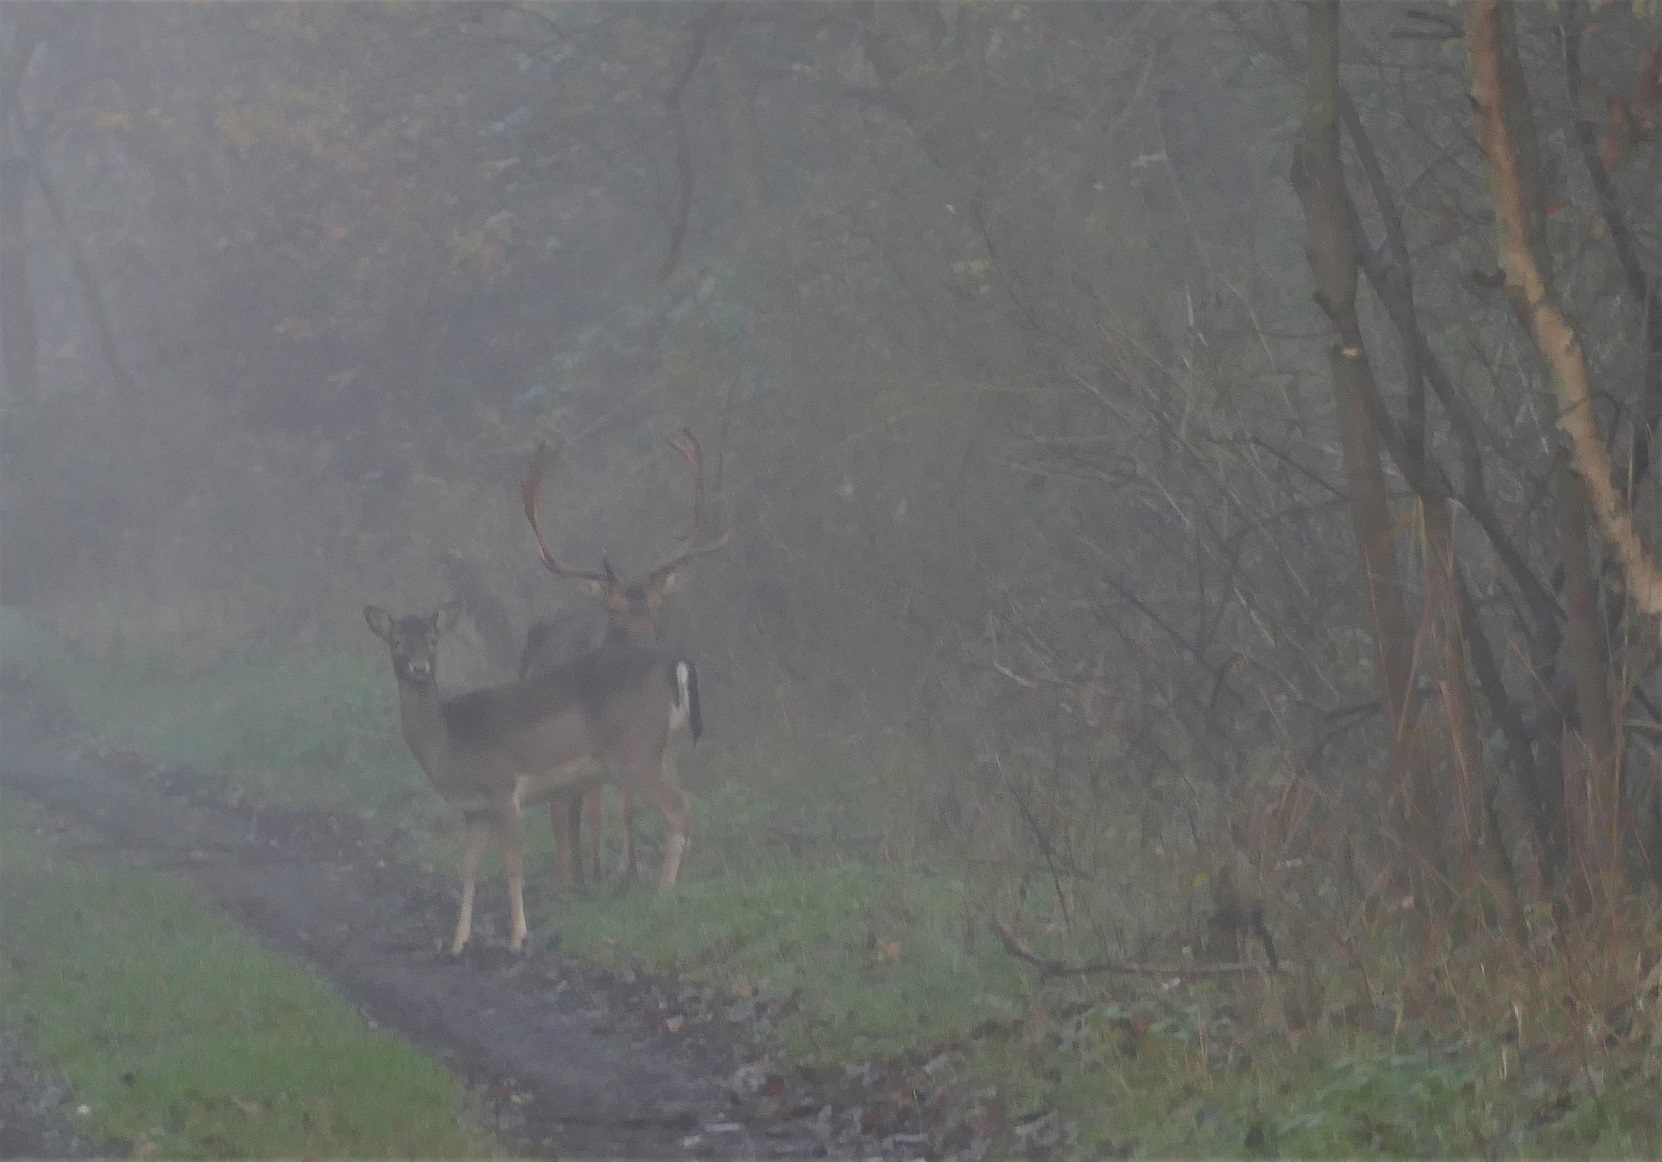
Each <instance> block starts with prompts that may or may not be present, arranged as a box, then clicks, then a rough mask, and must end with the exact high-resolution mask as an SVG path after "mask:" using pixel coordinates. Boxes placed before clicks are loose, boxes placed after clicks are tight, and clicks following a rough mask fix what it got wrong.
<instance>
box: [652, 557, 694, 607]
mask: <svg viewBox="0 0 1662 1162" xmlns="http://www.w3.org/2000/svg"><path fill="white" fill-rule="evenodd" d="M686 572H687V567H686V566H685V565H683V566H681V567H680V568H676V569H671V570H670V571H669V572H668V573H665V574H664V579H663V580H662V581H659V582H658V584H656V585H654V586H653V587H652V588H653V590H654V591H655V592H656V593H657V594H658V597H659V599H660V600H662V599H663V598H665V597H668V596H669V595H670V593H671V592H673V591H674V589H675V587H676V586H677V585H679V584H681V577H682V575H683V574H685V573H686Z"/></svg>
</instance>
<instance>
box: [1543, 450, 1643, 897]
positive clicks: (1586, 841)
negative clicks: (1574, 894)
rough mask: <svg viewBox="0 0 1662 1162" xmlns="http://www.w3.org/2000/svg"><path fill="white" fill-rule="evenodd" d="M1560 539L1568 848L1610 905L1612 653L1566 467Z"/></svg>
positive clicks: (1616, 862)
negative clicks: (1566, 667) (1570, 711)
mask: <svg viewBox="0 0 1662 1162" xmlns="http://www.w3.org/2000/svg"><path fill="white" fill-rule="evenodd" d="M1557 486H1558V488H1557V491H1558V539H1559V552H1560V553H1561V554H1562V555H1563V560H1564V590H1565V597H1566V602H1565V604H1566V607H1567V608H1566V613H1567V615H1568V617H1567V622H1568V625H1567V626H1566V629H1565V643H1566V644H1567V645H1568V647H1569V661H1570V673H1571V676H1572V677H1573V678H1574V680H1575V700H1576V707H1577V709H1578V710H1579V712H1580V713H1579V717H1578V726H1579V729H1576V730H1567V731H1566V732H1565V745H1566V746H1578V747H1579V748H1580V750H1579V752H1578V753H1576V754H1575V755H1574V758H1575V760H1576V761H1575V762H1574V763H1572V764H1567V766H1568V767H1569V769H1570V770H1573V771H1575V772H1576V773H1577V774H1578V775H1579V776H1580V777H1579V778H1577V779H1576V780H1575V782H1574V783H1572V784H1570V785H1569V786H1568V787H1567V788H1566V795H1565V798H1566V800H1567V806H1571V807H1572V808H1573V810H1572V812H1571V814H1570V818H1569V819H1568V820H1567V821H1566V822H1567V824H1568V826H1569V832H1570V835H1571V837H1572V839H1571V842H1572V848H1571V850H1572V851H1574V852H1575V853H1576V855H1577V856H1578V858H1577V861H1576V862H1577V864H1578V870H1579V871H1580V873H1581V875H1582V876H1583V877H1585V878H1586V880H1587V883H1586V888H1587V898H1588V899H1589V900H1593V901H1603V902H1604V903H1605V904H1611V903H1614V902H1615V901H1617V900H1619V899H1621V898H1622V896H1623V895H1625V894H1626V889H1627V885H1626V882H1625V879H1624V876H1623V867H1622V817H1621V810H1622V788H1621V764H1620V759H1619V757H1618V754H1617V749H1616V725H1615V714H1614V711H1613V709H1612V706H1611V699H1610V678H1611V674H1610V656H1609V651H1608V650H1607V649H1606V648H1605V640H1604V622H1603V620H1602V619H1601V618H1600V617H1599V613H1598V583H1597V580H1596V579H1595V578H1594V576H1593V569H1592V562H1591V561H1590V560H1589V559H1588V553H1587V523H1588V522H1587V504H1586V500H1585V497H1584V494H1583V492H1582V490H1581V481H1580V479H1579V478H1578V477H1577V476H1576V474H1575V472H1574V471H1572V470H1571V468H1570V466H1569V464H1568V463H1565V462H1560V464H1559V466H1558V480H1557Z"/></svg>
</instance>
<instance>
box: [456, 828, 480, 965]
mask: <svg viewBox="0 0 1662 1162" xmlns="http://www.w3.org/2000/svg"><path fill="white" fill-rule="evenodd" d="M489 833H490V820H489V819H488V818H486V816H485V815H483V814H481V813H476V812H473V813H469V814H468V816H467V848H466V849H465V850H464V851H463V853H462V911H461V914H460V915H458V916H457V917H456V936H455V939H453V940H452V941H451V942H450V955H452V956H457V955H459V954H460V953H461V951H462V949H463V948H464V947H465V946H466V945H467V941H468V937H470V936H472V935H473V889H474V887H475V886H476V885H477V884H478V882H479V864H480V861H482V860H483V859H484V857H485V837H486V836H487V835H488V834H489Z"/></svg>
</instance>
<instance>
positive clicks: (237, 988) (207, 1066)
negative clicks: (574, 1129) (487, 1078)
mask: <svg viewBox="0 0 1662 1162" xmlns="http://www.w3.org/2000/svg"><path fill="white" fill-rule="evenodd" d="M0 811H3V820H4V822H3V823H0V842H3V847H0V907H3V910H4V916H5V929H4V931H5V942H6V955H5V957H4V958H3V959H0V1024H3V1025H4V1026H5V1027H7V1028H9V1029H14V1030H16V1031H17V1032H18V1033H19V1035H20V1036H21V1037H22V1038H23V1040H24V1043H25V1044H26V1045H27V1046H28V1048H29V1050H30V1052H31V1055H32V1056H34V1057H35V1059H36V1060H38V1061H40V1062H42V1063H49V1064H50V1065H51V1066H52V1067H54V1068H57V1069H60V1070H62V1072H63V1073H64V1074H65V1075H66V1076H67V1077H68V1079H69V1081H70V1083H71V1084H72V1085H73V1086H74V1087H75V1092H76V1097H77V1101H78V1102H79V1103H80V1104H81V1106H82V1108H83V1109H84V1110H85V1111H86V1112H85V1114H84V1116H83V1118H82V1120H81V1121H80V1123H79V1124H78V1126H77V1128H78V1129H80V1130H81V1131H82V1132H83V1133H86V1134H87V1135H88V1136H90V1137H93V1138H94V1139H95V1140H102V1141H104V1142H107V1143H110V1144H112V1145H113V1146H114V1147H115V1148H116V1149H117V1150H118V1152H120V1153H123V1154H127V1153H131V1154H136V1155H138V1156H140V1157H144V1156H149V1155H152V1154H158V1153H159V1154H162V1155H165V1156H168V1157H247V1156H272V1155H289V1156H312V1157H341V1156H359V1157H368V1156H376V1157H409V1156H416V1155H420V1156H426V1157H463V1156H479V1155H483V1154H489V1153H491V1152H493V1149H494V1147H493V1144H492V1141H491V1138H490V1137H489V1135H487V1134H486V1133H485V1132H484V1131H483V1130H481V1129H479V1128H477V1126H476V1124H475V1122H474V1121H473V1119H472V1117H471V1115H470V1114H469V1112H468V1095H467V1094H466V1092H465V1091H464V1090H463V1089H461V1088H459V1087H458V1086H457V1084H456V1083H455V1082H454V1081H453V1080H452V1079H451V1078H450V1077H449V1076H448V1075H447V1074H446V1073H445V1072H444V1071H443V1070H442V1069H441V1068H439V1067H438V1066H437V1065H435V1064H434V1063H433V1062H431V1061H429V1060H427V1059H426V1058H424V1057H422V1056H420V1055H419V1054H417V1053H416V1052H414V1051H413V1050H411V1049H409V1048H407V1047H405V1046H404V1045H402V1044H401V1043H399V1042H398V1041H397V1040H395V1039H394V1038H391V1037H388V1036H386V1035H384V1034H381V1033H377V1032H374V1031H372V1030H370V1029H368V1028H367V1027H365V1025H364V1024H363V1022H362V1021H361V1020H360V1019H359V1018H358V1016H357V1014H356V1013H354V1012H353V1011H352V1010H351V1009H350V1008H348V1007H347V1006H345V1005H344V1004H342V1003H341V1002H340V1001H339V1000H337V999H336V998H335V997H334V996H333V995H332V994H331V993H330V992H329V991H328V989H327V988H326V987H324V986H323V985H322V984H321V983H319V982H318V981H316V980H315V979H313V978H311V977H310V976H308V975H307V974H306V973H305V972H303V971H302V970H300V969H299V968H296V967H295V966H293V965H291V964H289V963H288V962H286V961H284V960H281V959H279V958H277V957H275V956H272V955H271V954H269V953H266V952H265V951H263V950H261V949H260V948H258V947H257V946H255V945H254V944H253V943H251V942H250V941H249V940H248V939H247V938H246V937H245V936H243V935H242V934H241V932H240V931H239V930H238V929H237V928H236V927H235V926H234V925H232V924H231V923H230V922H228V921H226V920H224V919H222V918H220V917H219V916H218V915H217V914H215V913H214V912H213V911H212V910H210V909H208V908H207V907H205V906H204V905H203V904H202V903H201V901H199V900H198V899H196V898H195V897H194V896H193V895H192V894H191V893H190V892H189V891H187V890H186V889H185V888H184V887H183V886H181V885H180V884H178V883H177V882H175V881H173V880H171V879H169V878H167V877H166V876H162V875H157V874H150V873H139V872H135V871H132V870H130V869H112V868H104V867H96V866H91V865H87V864H83V863H78V862H76V861H74V860H71V859H66V858H64V857H62V856H61V855H59V854H58V853H57V852H55V851H54V850H53V849H52V848H51V846H50V845H49V844H48V843H46V842H45V841H43V840H41V839H39V838H37V837H36V836H35V835H33V834H31V833H30V831H29V828H28V827H27V825H26V816H23V815H20V813H19V811H18V809H17V808H16V806H15V805H14V804H11V803H5V804H0Z"/></svg>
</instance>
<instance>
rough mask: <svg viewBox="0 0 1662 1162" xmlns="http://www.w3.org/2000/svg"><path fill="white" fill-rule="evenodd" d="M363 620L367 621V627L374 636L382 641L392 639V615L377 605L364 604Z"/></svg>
mask: <svg viewBox="0 0 1662 1162" xmlns="http://www.w3.org/2000/svg"><path fill="white" fill-rule="evenodd" d="M364 620H365V621H367V622H369V628H370V629H371V630H373V631H374V633H375V636H376V637H378V638H380V639H381V640H382V641H384V642H390V641H391V640H392V615H391V614H390V613H388V612H387V611H386V610H384V609H382V608H381V607H380V606H379V605H366V606H364Z"/></svg>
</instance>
